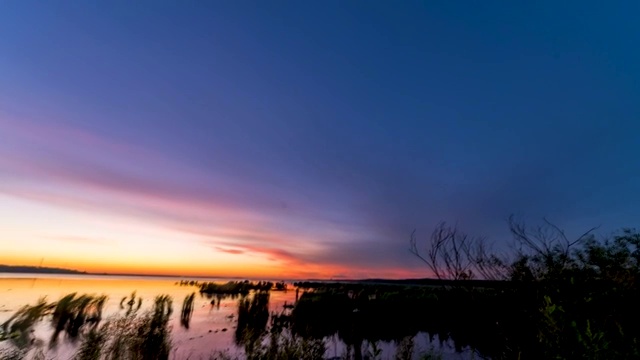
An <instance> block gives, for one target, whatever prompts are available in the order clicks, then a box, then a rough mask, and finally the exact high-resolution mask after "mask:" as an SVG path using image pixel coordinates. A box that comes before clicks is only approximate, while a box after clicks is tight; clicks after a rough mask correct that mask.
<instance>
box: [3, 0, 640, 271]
mask: <svg viewBox="0 0 640 360" xmlns="http://www.w3.org/2000/svg"><path fill="white" fill-rule="evenodd" d="M526 3H527V4H526V5H525V4H523V2H495V3H494V4H495V5H491V4H488V3H487V2H484V1H473V2H472V1H468V2H464V1H463V2H458V1H440V2H432V1H333V0H332V1H317V2H308V1H176V2H168V1H133V2H131V1H100V2H94V1H44V2H43V1H30V0H20V1H18V0H16V1H1V2H0V264H11V265H18V264H21V265H39V264H41V263H42V265H44V266H60V267H66V268H73V269H78V270H85V271H99V272H129V273H145V274H183V275H210V276H211V275H214V276H247V277H280V278H309V277H312V278H318V277H323V278H328V277H334V278H339V277H394V278H398V277H408V276H411V277H414V276H428V275H429V273H428V271H427V269H426V267H425V266H424V265H423V264H421V263H420V262H419V261H418V260H417V259H416V258H415V257H413V256H412V255H411V254H410V253H409V252H408V240H409V235H410V234H411V232H412V230H413V229H417V234H418V236H419V237H421V238H426V237H428V234H429V233H430V231H431V229H432V228H433V227H434V225H436V223H438V222H439V221H442V220H444V221H449V222H451V223H457V224H458V226H459V227H460V228H461V229H463V230H464V231H467V232H469V233H471V234H475V235H481V236H485V237H487V238H488V239H490V241H492V242H494V243H495V244H496V246H497V247H498V248H504V249H507V248H508V243H509V240H510V238H509V236H508V231H507V227H506V219H507V217H508V216H509V215H510V214H512V213H514V214H516V215H518V216H522V217H523V218H526V219H530V220H531V222H535V221H536V220H539V219H541V218H542V217H543V216H546V217H547V218H548V219H550V220H552V221H554V222H555V223H557V224H558V225H560V226H561V227H563V228H565V229H567V231H568V233H569V234H573V233H579V232H581V230H584V229H586V228H589V227H592V226H598V225H600V228H599V230H598V233H599V234H602V235H605V234H608V233H609V232H611V231H613V230H614V229H617V228H620V227H623V226H628V227H634V226H638V219H640V206H639V204H640V46H639V44H640V21H639V20H638V16H639V14H640V2H632V1H628V2H619V4H624V6H622V5H616V4H615V3H616V2H614V3H610V2H600V1H575V2H573V1H567V2H564V1H536V2H526ZM498 4H499V5H498Z"/></svg>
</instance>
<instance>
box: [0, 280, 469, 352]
mask: <svg viewBox="0 0 640 360" xmlns="http://www.w3.org/2000/svg"><path fill="white" fill-rule="evenodd" d="M180 280H181V279H180V278H173V277H171V278H170V277H136V276H101V275H57V274H2V273H0V323H2V322H4V321H6V320H7V319H9V318H10V316H11V315H12V314H13V313H14V312H15V311H16V310H18V309H19V308H20V307H22V306H23V305H26V304H34V303H36V302H37V301H38V299H39V298H41V297H43V296H46V298H47V299H48V300H49V301H56V300H58V299H59V298H60V297H62V296H64V295H67V294H69V293H73V292H77V293H80V294H82V293H87V294H96V295H100V294H104V295H107V296H108V297H109V298H108V301H107V303H106V306H105V309H104V317H105V318H107V317H109V316H110V315H114V314H116V313H118V312H119V311H120V301H121V299H122V298H123V297H126V296H130V295H131V293H132V292H134V291H135V292H136V294H137V295H138V296H140V297H142V298H143V300H144V301H143V306H142V309H143V310H144V309H148V308H150V306H151V304H152V300H153V299H154V298H155V296H156V295H161V294H167V295H169V296H171V297H172V298H173V300H174V305H173V307H174V312H173V315H172V320H171V325H172V342H173V353H172V358H173V359H208V357H209V355H210V354H211V353H212V352H213V351H214V350H225V349H226V350H228V351H229V352H230V353H232V354H239V353H241V350H240V349H239V348H238V347H236V345H235V343H234V336H233V334H234V327H235V324H236V322H237V320H236V319H237V312H238V300H237V299H232V298H226V299H222V300H221V301H220V302H219V304H216V306H212V305H211V300H210V299H209V298H207V297H206V296H203V295H201V294H200V293H199V292H198V290H199V289H198V287H195V286H179V285H178V284H177V283H178V282H179V281H180ZM189 280H191V279H189ZM193 280H198V281H201V282H202V281H212V282H218V283H224V282H227V281H230V279H220V278H210V279H193ZM193 292H196V300H195V304H194V312H193V317H192V319H191V322H190V326H189V329H185V328H184V327H182V326H181V325H180V311H179V309H180V307H181V305H182V301H183V299H184V298H185V296H187V295H189V294H191V293H193ZM295 296H296V294H295V291H293V290H290V291H271V295H270V300H269V311H270V313H274V312H280V311H281V310H282V309H283V305H284V304H285V303H289V304H291V303H294V302H295ZM49 330H50V326H49V324H48V323H46V322H43V323H42V324H41V325H40V326H39V327H38V328H37V329H36V336H37V337H38V338H42V339H47V334H49V333H50V332H49ZM325 343H326V345H327V353H326V356H327V358H331V357H337V356H340V355H342V354H343V353H344V350H345V345H344V344H343V343H342V342H341V341H340V340H339V338H338V336H337V335H333V336H330V337H327V338H325ZM434 347H435V348H437V349H438V351H439V352H441V353H442V355H443V358H445V359H462V358H468V357H469V355H470V353H469V352H462V353H456V352H455V351H454V350H453V345H452V344H450V343H447V342H445V343H444V344H440V343H439V342H438V341H435V342H434V341H433V339H430V338H429V337H428V336H427V335H426V334H424V333H421V334H418V336H416V348H418V349H431V348H434ZM380 348H381V349H382V356H381V357H380V358H381V359H390V358H392V355H393V354H394V352H395V344H393V343H391V342H389V343H382V344H380ZM73 352H74V347H73V345H71V344H68V343H66V344H65V343H64V342H63V343H62V344H61V345H59V346H58V347H57V348H55V349H53V350H51V351H50V353H48V355H49V356H50V357H54V358H60V359H68V358H70V357H71V355H72V354H73Z"/></svg>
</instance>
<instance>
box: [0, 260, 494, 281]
mask: <svg viewBox="0 0 640 360" xmlns="http://www.w3.org/2000/svg"><path fill="white" fill-rule="evenodd" d="M1 273H5V274H48V275H91V276H129V277H148V278H175V279H187V280H204V279H228V280H245V279H248V278H247V277H234V276H185V275H161V274H130V273H92V272H86V271H78V270H73V269H64V268H56V267H45V266H26V265H2V264H0V274H1ZM253 280H266V279H257V278H256V279H253ZM269 280H278V281H281V280H282V281H290V282H298V283H309V284H314V283H324V284H327V283H343V284H345V283H346V284H349V283H367V284H378V285H384V284H388V285H423V286H424V285H427V286H429V285H431V286H433V285H443V283H448V282H450V281H447V280H437V279H428V278H420V279H371V278H370V279H331V278H329V279H304V280H303V279H269ZM467 282H469V283H479V284H483V283H484V284H486V283H487V281H485V280H472V281H467ZM458 283H459V282H458Z"/></svg>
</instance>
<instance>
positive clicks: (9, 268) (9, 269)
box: [0, 265, 86, 274]
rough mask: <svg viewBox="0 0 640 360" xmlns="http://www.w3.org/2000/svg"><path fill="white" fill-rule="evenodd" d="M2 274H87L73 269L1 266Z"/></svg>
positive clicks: (0, 271)
mask: <svg viewBox="0 0 640 360" xmlns="http://www.w3.org/2000/svg"><path fill="white" fill-rule="evenodd" d="M0 273H27V274H86V272H84V271H77V270H71V269H62V268H55V267H40V266H25V265H21V266H12V265H0Z"/></svg>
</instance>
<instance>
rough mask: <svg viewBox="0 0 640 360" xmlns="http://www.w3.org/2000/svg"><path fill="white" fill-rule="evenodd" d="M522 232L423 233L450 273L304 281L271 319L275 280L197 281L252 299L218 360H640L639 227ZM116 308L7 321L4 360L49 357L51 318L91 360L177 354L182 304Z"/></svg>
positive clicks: (90, 301) (128, 300)
mask: <svg viewBox="0 0 640 360" xmlns="http://www.w3.org/2000/svg"><path fill="white" fill-rule="evenodd" d="M510 229H511V232H512V233H513V235H514V238H515V240H516V241H515V244H514V249H515V251H514V253H513V254H511V255H510V256H507V255H500V254H497V253H495V252H493V251H491V249H490V248H489V247H488V246H487V245H486V242H485V241H484V240H483V239H479V238H473V237H470V236H468V235H466V234H464V233H462V232H460V231H458V230H457V229H456V228H455V227H449V226H447V225H446V224H441V225H439V226H438V227H437V228H436V230H435V231H434V232H433V234H432V236H431V238H430V239H429V240H428V241H426V242H425V243H424V244H423V245H422V246H420V245H419V244H418V241H417V238H416V237H415V236H412V238H411V251H412V252H413V253H414V254H415V255H416V256H418V257H419V258H420V259H422V260H423V261H424V262H425V263H426V265H427V266H428V267H429V268H430V269H431V270H432V272H433V273H434V274H435V275H436V277H437V279H435V280H406V281H396V282H386V281H380V280H378V281H364V282H333V283H325V282H304V283H297V284H295V285H296V287H297V290H296V295H298V291H300V290H301V291H302V294H301V296H300V297H299V298H298V300H297V302H296V304H295V306H288V307H286V308H285V309H282V310H281V311H280V312H278V313H269V307H268V304H269V298H270V290H274V287H275V289H277V288H278V287H277V286H276V285H274V284H272V283H266V282H261V283H250V282H248V281H247V282H244V281H243V282H230V283H227V284H222V285H220V284H213V283H204V284H197V286H199V287H200V290H201V294H203V295H205V296H209V297H213V298H214V300H215V297H217V296H233V297H237V299H238V316H237V325H236V327H235V332H234V333H233V336H234V340H235V343H236V345H238V347H239V348H240V349H241V350H242V351H240V352H239V353H229V352H215V350H216V349H211V351H212V353H211V356H210V359H221V360H228V359H236V358H240V359H249V360H254V359H256V360H257V359H266V360H287V359H309V360H311V359H325V358H330V357H329V356H327V354H326V352H327V348H326V345H327V339H328V338H338V339H339V340H340V341H341V342H342V343H343V344H344V345H345V352H344V353H343V354H341V357H340V358H343V359H356V360H360V359H381V358H385V359H386V358H393V359H407V360H408V359H416V358H424V359H437V358H441V354H440V353H439V352H438V351H434V350H431V351H429V350H427V351H426V352H425V351H424V350H420V349H418V348H417V346H416V345H415V343H414V341H415V339H416V335H417V334H419V333H428V334H429V336H430V337H431V339H432V341H433V342H434V343H437V342H438V341H441V342H442V341H451V342H452V343H453V344H455V347H456V349H457V350H458V351H466V353H467V354H469V355H470V356H472V357H475V358H491V359H634V358H640V326H638V324H639V323H640V322H639V321H640V308H639V306H638V304H640V292H639V291H638V289H639V287H638V285H639V281H640V234H639V233H638V232H636V231H633V230H622V231H620V232H619V233H617V234H615V235H613V236H611V237H610V238H607V239H596V238H595V236H593V234H592V231H587V232H585V233H584V234H582V235H580V236H578V237H576V238H574V239H570V238H569V237H568V236H566V235H565V234H564V232H562V231H561V230H560V229H559V228H557V227H555V226H554V225H553V224H550V223H547V222H545V223H544V224H543V225H542V226H537V227H528V226H525V225H524V224H523V223H520V222H516V221H515V220H514V219H511V220H510ZM188 285H195V284H188ZM284 287H285V288H286V286H284ZM296 297H297V296H296ZM194 299H195V294H191V295H188V296H187V297H186V298H185V299H184V301H183V303H182V310H181V312H180V324H181V326H184V327H185V328H188V327H189V322H190V319H191V315H192V313H193V309H194ZM105 300H106V297H104V296H90V295H77V294H70V295H68V296H65V297H63V298H62V299H60V300H59V301H57V302H55V303H48V302H46V301H44V300H42V301H40V302H39V303H37V304H35V305H30V306H25V307H24V308H22V309H20V310H19V311H18V312H17V313H16V314H15V315H14V316H13V317H12V318H11V319H9V320H8V321H7V322H5V323H4V324H2V325H1V326H0V329H1V330H0V340H4V341H2V342H0V345H1V344H7V343H10V344H11V346H10V347H6V346H5V348H6V349H7V351H5V353H4V354H2V355H0V358H2V359H20V358H24V357H25V354H28V355H29V357H31V358H44V353H43V348H44V346H43V345H42V344H38V343H37V341H36V339H35V338H34V336H33V333H32V331H31V330H32V328H33V327H34V325H35V324H36V323H38V322H39V321H48V322H50V324H51V328H52V329H53V331H52V335H51V338H50V339H49V340H48V342H47V346H55V344H56V343H57V341H59V340H58V339H59V338H63V339H65V340H66V341H72V342H75V343H76V344H77V349H78V350H77V353H76V354H75V355H74V359H77V360H85V359H86V360H89V359H168V358H170V357H171V354H172V344H171V341H170V334H171V326H170V325H169V319H170V316H171V314H172V312H173V307H172V305H173V304H172V300H171V299H170V298H169V297H168V296H158V297H157V298H156V299H155V301H154V303H153V306H152V307H151V309H150V310H148V311H141V310H140V309H141V304H142V300H141V299H140V298H139V297H137V296H136V295H135V293H134V294H132V295H131V296H130V297H125V298H123V299H122V301H121V302H120V310H121V313H120V314H119V315H118V316H115V317H111V318H108V319H103V318H102V308H103V306H104V304H105ZM212 304H213V302H212ZM218 305H219V302H218ZM383 342H386V343H393V344H395V346H394V347H393V354H392V355H390V354H388V353H386V354H382V350H381V347H380V344H382V343H383ZM421 351H422V352H421ZM238 354H240V355H238ZM38 356H40V357H38Z"/></svg>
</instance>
